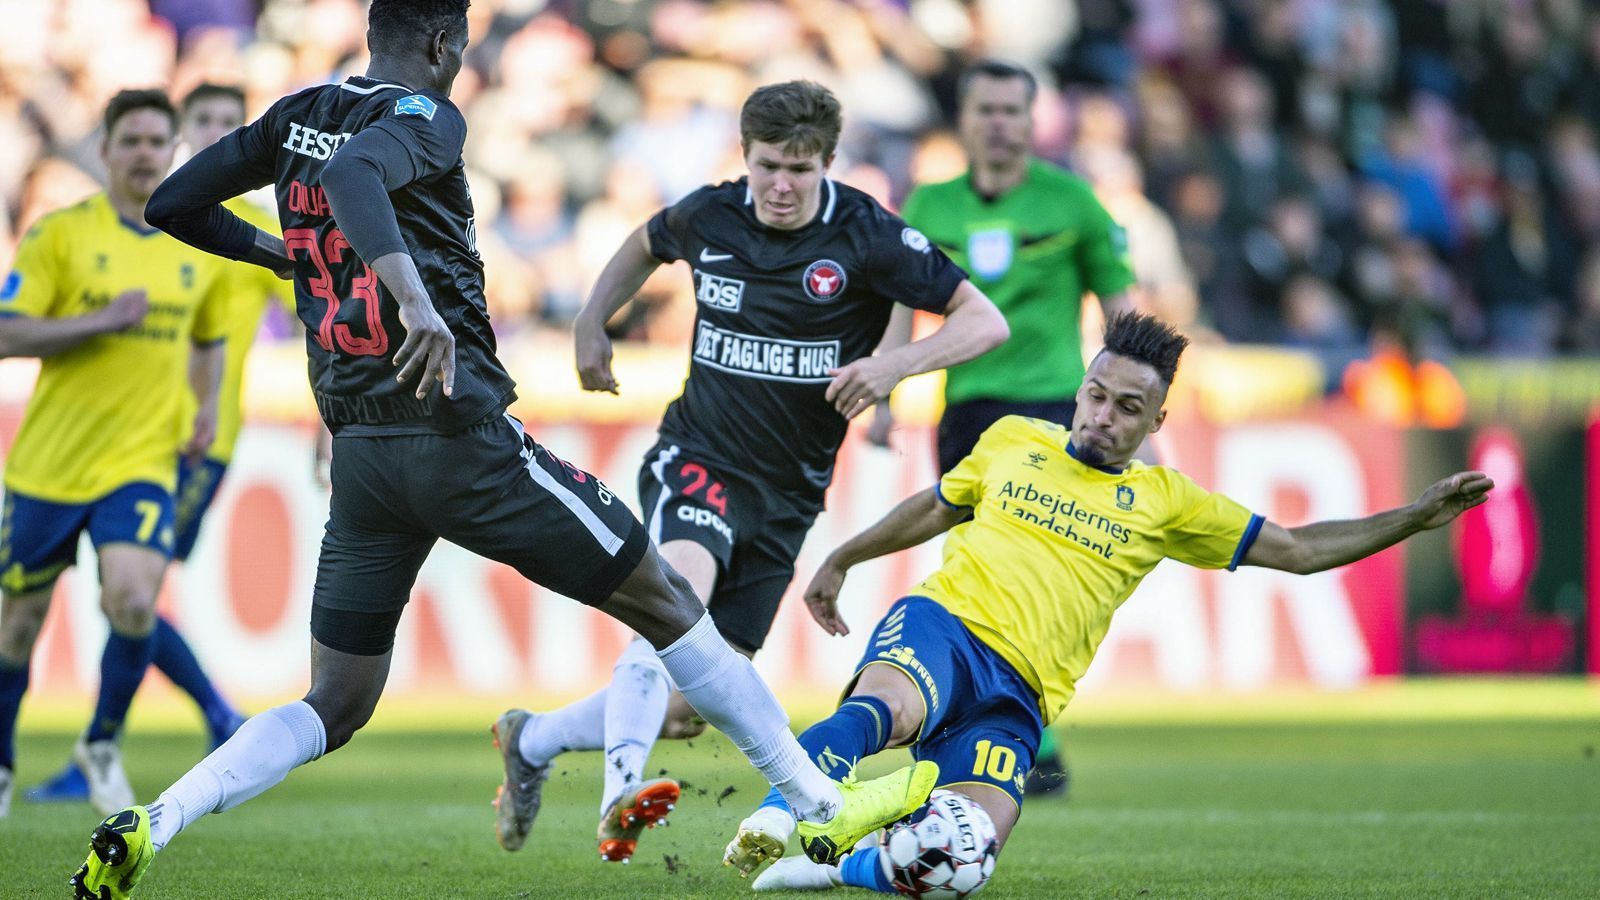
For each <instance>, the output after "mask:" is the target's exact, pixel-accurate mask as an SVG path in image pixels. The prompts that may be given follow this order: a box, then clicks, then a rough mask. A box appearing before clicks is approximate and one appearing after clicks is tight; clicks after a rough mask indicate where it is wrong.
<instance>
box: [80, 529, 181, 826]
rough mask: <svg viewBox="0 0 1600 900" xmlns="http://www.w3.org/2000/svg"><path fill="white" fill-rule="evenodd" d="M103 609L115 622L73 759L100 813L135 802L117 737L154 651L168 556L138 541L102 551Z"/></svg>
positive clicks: (101, 591)
mask: <svg viewBox="0 0 1600 900" xmlns="http://www.w3.org/2000/svg"><path fill="white" fill-rule="evenodd" d="M99 562H100V608H101V610H102V611H103V612H104V613H105V615H106V621H107V622H108V623H109V624H110V625H111V634H110V635H109V636H108V637H107V638H106V648H105V652H104V654H103V655H102V656H101V660H100V689H99V696H98V699H97V701H96V704H95V712H94V719H93V720H92V721H91V722H90V723H89V729H88V731H87V732H85V733H84V735H83V737H82V738H81V739H79V741H78V743H77V745H76V746H75V747H74V748H73V751H72V759H73V762H74V763H76V764H77V766H78V768H79V770H81V771H82V772H83V775H84V779H85V780H86V781H87V782H88V785H89V802H90V804H92V805H93V806H94V808H95V810H96V811H97V812H99V813H100V814H101V815H102V816H109V815H110V814H112V813H113V812H115V811H117V810H119V809H121V808H123V807H125V806H128V805H130V804H131V803H133V786H132V785H130V784H129V783H128V776H127V774H126V773H125V772H124V771H123V768H122V752H121V749H120V748H119V747H118V745H117V738H118V736H119V735H120V733H121V731H122V723H123V719H124V718H125V717H126V715H127V711H128V707H129V705H130V704H131V703H132V702H133V695H134V693H135V692H136V691H137V690H138V689H139V685H140V684H141V683H142V682H143V681H144V675H145V671H146V670H147V669H148V668H149V667H150V657H151V656H152V655H153V654H154V652H155V626H156V594H157V593H158V592H159V591H160V590H161V579H162V577H163V576H164V575H165V574H166V571H167V557H166V555H165V554H162V553H159V552H157V551H155V550H152V549H150V548H149V547H144V546H141V545H139V544H131V543H130V544H124V543H113V544H106V545H104V546H102V547H101V548H100V550H99Z"/></svg>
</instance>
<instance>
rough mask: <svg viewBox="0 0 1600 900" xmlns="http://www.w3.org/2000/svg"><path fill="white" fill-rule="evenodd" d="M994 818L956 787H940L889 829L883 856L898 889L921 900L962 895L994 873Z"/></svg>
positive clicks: (954, 899)
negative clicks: (926, 800) (950, 789)
mask: <svg viewBox="0 0 1600 900" xmlns="http://www.w3.org/2000/svg"><path fill="white" fill-rule="evenodd" d="M997 843H998V842H997V841H996V840H995V833H994V822H992V821H990V819H989V814H988V813H986V812H984V811H983V807H981V806H979V805H978V804H976V803H974V802H972V801H971V800H970V799H968V798H967V797H966V796H964V795H962V794H958V793H956V792H955V791H946V790H937V791H934V792H933V794H932V795H931V796H929V797H928V802H927V803H925V804H923V806H922V807H921V808H920V809H918V810H917V811H916V812H914V813H912V814H911V815H909V816H907V817H905V818H904V819H901V820H900V821H898V822H896V823H894V824H893V825H890V826H889V827H888V828H885V829H884V830H883V837H882V838H881V839H880V842H879V847H880V848H881V849H880V851H879V854H878V859H879V861H880V863H881V864H882V866H883V870H884V874H885V875H887V876H889V881H890V882H891V883H893V884H894V889H895V890H897V891H899V892H900V893H901V894H904V895H905V896H907V897H915V898H918V900H935V898H939V900H943V898H952V900H959V898H962V897H970V896H972V895H973V894H975V893H977V892H978V889H979V888H982V887H983V886H984V885H985V884H987V883H988V881H989V876H991V875H993V874H994V858H995V853H996V852H997V850H998V847H997Z"/></svg>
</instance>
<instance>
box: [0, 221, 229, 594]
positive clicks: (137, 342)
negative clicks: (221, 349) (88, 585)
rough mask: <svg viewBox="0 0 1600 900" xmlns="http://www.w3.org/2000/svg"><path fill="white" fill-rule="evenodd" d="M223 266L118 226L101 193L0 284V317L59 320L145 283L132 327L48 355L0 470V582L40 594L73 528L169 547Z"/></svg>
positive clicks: (23, 252) (216, 325)
mask: <svg viewBox="0 0 1600 900" xmlns="http://www.w3.org/2000/svg"><path fill="white" fill-rule="evenodd" d="M223 262H224V261H223V260H221V259H218V258H217V257H213V256H210V255H208V254H205V253H202V252H200V251H198V250H195V249H193V248H190V247H187V246H185V245H183V244H181V243H179V242H178V241H177V240H174V239H173V238H171V237H169V236H167V235H165V234H162V233H160V232H159V231H156V230H154V229H144V228H141V227H139V226H137V225H135V224H133V223H130V222H127V221H125V220H124V219H122V218H121V217H120V216H119V215H118V214H117V212H116V210H115V209H114V208H113V207H112V205H111V201H110V199H109V198H108V197H107V196H106V195H105V194H97V195H95V196H94V197H91V198H89V199H88V200H85V201H84V202H82V203H79V204H77V205H75V206H71V207H68V208H66V209H62V210H58V211H56V212H54V213H52V214H50V215H48V216H46V217H44V218H43V219H41V220H40V221H39V222H38V223H37V224H36V225H35V226H34V227H33V228H32V229H30V230H29V232H28V234H27V236H26V237H24V238H23V241H22V243H21V245H20V246H19V247H18V250H17V258H16V262H15V264H14V267H13V269H12V271H11V273H10V275H9V276H8V277H7V278H6V281H5V284H4V286H3V288H0V316H34V317H41V318H44V317H50V318H68V317H74V316H81V315H84V314H87V313H92V312H94V311H96V310H98V309H102V308H104V307H105V306H107V305H109V304H110V303H111V302H112V301H113V300H114V299H115V298H116V297H117V296H118V295H119V294H121V293H123V292H124V291H128V290H133V289H140V290H143V291H145V292H146V294H147V296H148V299H149V312H148V313H146V315H145V317H144V319H143V320H142V321H141V322H139V323H138V324H137V325H135V326H133V327H132V328H129V329H126V330H124V331H120V332H115V333H111V334H102V335H97V336H95V337H92V338H90V339H88V340H86V341H84V342H83V343H81V344H79V345H78V346H76V347H73V348H72V349H70V350H67V351H65V352H62V353H57V354H54V355H52V356H48V357H45V358H44V359H43V360H42V361H41V364H40V369H39V379H38V383H37V384H36V386H35V387H34V391H33V396H32V397H31V398H30V399H29V401H28V406H27V409H26V411H25V412H24V414H23V420H22V425H21V427H20V429H19V430H18V432H17V438H16V441H15V442H14V444H13V445H12V449H11V454H10V457H9V458H8V459H7V460H6V464H5V475H4V481H5V488H6V503H5V519H4V524H3V526H0V584H3V585H4V587H5V588H6V589H7V590H8V591H12V592H21V591H27V590H36V589H41V588H44V587H47V586H48V585H49V584H50V583H51V582H52V581H53V580H54V579H55V577H56V575H58V574H60V572H61V570H62V569H64V568H66V567H67V566H68V565H70V564H71V562H72V560H73V557H74V556H75V554H76V548H77V537H78V534H79V533H80V532H81V531H82V530H84V529H88V530H89V534H90V538H91V539H92V540H93V541H94V542H95V544H96V546H98V545H100V544H103V543H107V542H115V541H129V542H134V543H138V544H142V545H145V546H148V547H151V548H153V549H156V550H159V551H161V552H163V553H170V552H171V549H172V538H173V534H172V517H173V505H172V491H173V489H174V487H175V479H176V472H177V451H178V446H179V443H180V441H181V440H182V437H183V435H184V433H185V432H186V430H187V428H188V427H189V423H186V422H184V421H182V419H183V412H184V410H185V408H186V407H185V405H184V403H185V401H184V397H185V396H187V395H189V393H190V387H189V381H188V363H189V353H190V345H191V343H209V342H214V341H219V340H222V339H223V338H224V337H225V331H224V324H225V321H224V313H225V304H226V302H227V289H226V279H225V278H224V269H223V266H222V263H223Z"/></svg>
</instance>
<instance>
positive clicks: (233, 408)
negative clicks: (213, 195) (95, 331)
mask: <svg viewBox="0 0 1600 900" xmlns="http://www.w3.org/2000/svg"><path fill="white" fill-rule="evenodd" d="M222 205H223V206H225V207H227V208H228V209H229V210H230V211H231V212H233V214H234V215H236V216H238V217H239V218H241V219H244V220H245V221H246V222H249V223H250V224H251V225H254V226H256V227H257V228H260V229H261V230H263V231H266V232H269V233H271V234H277V233H278V232H279V230H280V229H279V228H278V221H277V216H276V215H274V214H273V213H271V212H268V211H267V210H265V209H263V208H261V207H260V206H257V205H256V204H254V203H252V202H250V201H249V200H247V199H245V198H244V197H234V198H233V199H232V200H229V201H227V202H225V203H223V204H222ZM222 267H223V270H224V278H225V280H226V282H227V288H226V293H227V297H228V302H227V312H226V315H225V318H224V324H223V334H224V336H225V339H226V340H227V342H228V352H227V355H226V357H224V363H223V370H222V390H221V393H220V403H219V404H218V408H217V437H216V440H214V441H212V442H211V447H210V448H209V449H208V450H207V451H206V456H205V459H202V460H199V461H197V462H190V461H189V460H187V459H182V460H179V462H178V487H177V491H176V492H175V494H174V497H175V499H176V503H177V509H176V521H175V524H174V531H175V532H176V535H177V536H176V540H175V541H174V544H173V552H172V555H173V558H175V559H178V560H185V559H188V558H189V554H190V552H192V551H193V550H194V544H195V541H196V540H197V539H198V538H199V537H200V522H201V520H202V519H204V518H205V514H206V510H208V509H210V508H211V501H212V500H215V499H216V496H217V488H218V486H219V485H221V483H222V476H223V475H224V474H226V472H227V470H228V463H229V462H230V461H231V460H232V459H233V450H234V447H235V446H236V445H237V444H238V443H239V431H240V428H241V427H242V426H243V424H244V410H243V395H244V365H245V357H247V356H248V355H249V353H250V348H251V347H253V346H254V345H255V342H256V334H257V333H258V332H259V331H260V330H261V317H262V316H264V315H266V312H267V307H268V306H269V305H271V304H272V301H273V300H275V299H276V300H277V301H279V302H280V303H283V304H284V305H285V306H287V307H289V308H291V309H292V308H293V305H294V285H293V283H291V282H288V281H285V280H283V279H281V278H279V277H278V276H277V275H275V274H273V273H272V272H270V271H268V270H266V269H263V268H262V267H260V266H256V265H251V264H250V263H246V262H234V261H231V260H222ZM183 396H184V398H185V404H186V405H185V407H184V413H183V415H182V416H181V418H180V421H183V422H189V423H192V422H193V421H194V408H195V403H196V401H195V397H194V394H193V393H192V392H189V393H185V394H184V395H183Z"/></svg>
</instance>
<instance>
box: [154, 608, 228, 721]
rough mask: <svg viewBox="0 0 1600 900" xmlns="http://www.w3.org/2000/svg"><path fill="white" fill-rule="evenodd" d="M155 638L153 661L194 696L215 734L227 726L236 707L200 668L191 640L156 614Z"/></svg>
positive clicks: (162, 671)
mask: <svg viewBox="0 0 1600 900" xmlns="http://www.w3.org/2000/svg"><path fill="white" fill-rule="evenodd" d="M155 639H156V643H155V652H154V654H153V655H152V656H151V657H150V664H151V665H153V666H155V667H156V668H157V669H159V670H160V671H161V674H163V675H165V676H167V678H169V679H171V681H172V683H173V684H175V685H177V686H178V687H180V688H182V689H183V692H184V693H186V694H188V695H189V696H190V697H193V698H194V702H195V703H196V704H198V705H199V707H200V712H201V714H202V715H204V716H205V717H206V725H207V726H208V727H209V728H210V729H211V731H212V733H213V734H215V733H216V732H217V731H220V730H221V729H223V728H226V727H227V726H228V725H229V723H230V722H231V720H232V719H233V718H234V716H235V715H236V713H235V712H234V711H233V707H232V706H229V705H228V701H226V700H224V699H222V695H221V694H220V693H218V692H217V688H216V685H213V684H212V683H211V679H210V678H207V677H206V673H205V670H204V669H202V668H200V660H198V659H195V656H194V651H193V650H191V649H189V642H188V641H185V640H184V639H183V635H181V634H179V633H178V629H176V628H173V627H172V623H171V622H168V621H167V618H166V616H156V634H155Z"/></svg>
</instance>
